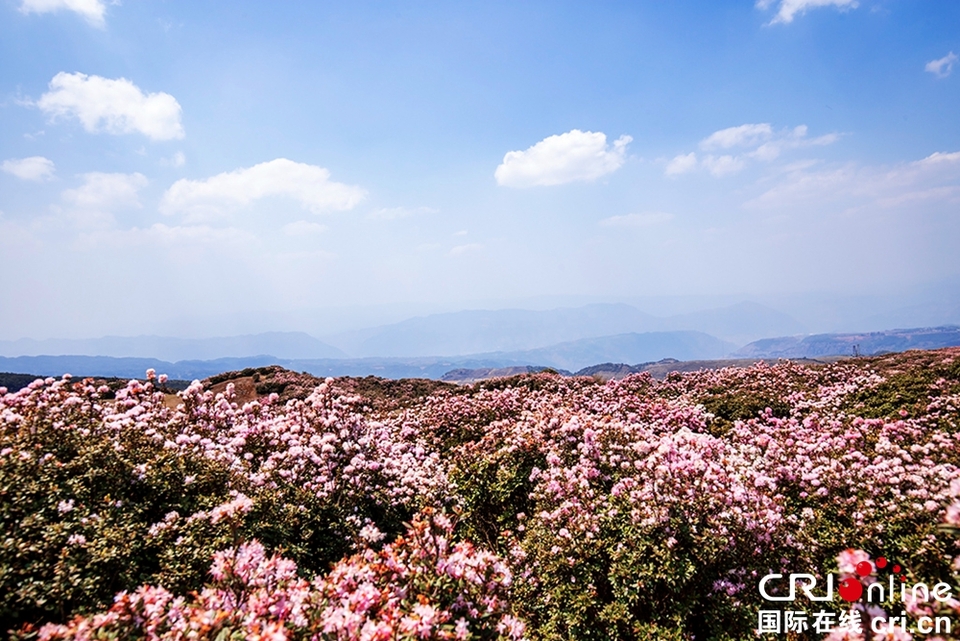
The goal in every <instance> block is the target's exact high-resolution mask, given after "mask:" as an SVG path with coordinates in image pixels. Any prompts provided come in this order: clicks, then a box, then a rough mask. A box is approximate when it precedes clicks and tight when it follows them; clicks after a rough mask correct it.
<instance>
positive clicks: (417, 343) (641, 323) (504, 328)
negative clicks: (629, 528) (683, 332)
mask: <svg viewBox="0 0 960 641" xmlns="http://www.w3.org/2000/svg"><path fill="white" fill-rule="evenodd" d="M656 324H657V319H655V318H654V317H652V316H650V315H648V314H644V313H643V312H641V311H640V310H638V309H637V308H635V307H631V306H630V305H622V304H598V305H586V306H584V307H575V308H561V309H553V310H548V311H531V310H524V309H501V310H467V311H461V312H453V313H448V314H433V315H430V316H422V317H416V318H410V319H407V320H405V321H401V322H399V323H393V324H391V325H385V326H382V327H377V328H372V329H367V330H360V331H357V332H348V333H345V334H340V335H337V336H333V337H328V338H327V340H328V341H329V342H331V343H333V344H335V345H337V346H339V347H340V348H341V349H343V350H344V351H345V352H347V353H349V354H352V355H354V356H455V355H462V354H476V353H483V352H507V351H514V350H524V349H531V348H536V347H545V346H547V345H552V344H554V343H559V342H563V341H569V340H576V339H579V338H585V337H591V336H605V335H609V334H619V333H623V332H629V331H645V330H649V329H651V328H654V327H655V326H656Z"/></svg>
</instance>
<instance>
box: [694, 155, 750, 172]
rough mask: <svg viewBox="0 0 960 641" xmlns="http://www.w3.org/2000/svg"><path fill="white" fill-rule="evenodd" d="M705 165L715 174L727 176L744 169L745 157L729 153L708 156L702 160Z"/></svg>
mask: <svg viewBox="0 0 960 641" xmlns="http://www.w3.org/2000/svg"><path fill="white" fill-rule="evenodd" d="M701 162H702V163H703V166H704V167H706V168H707V171H709V172H710V173H711V174H713V175H714V176H726V175H727V174H734V173H736V172H738V171H740V170H741V169H743V165H744V161H743V158H739V157H734V156H731V155H729V154H725V155H723V156H707V157H706V158H704V159H703V160H702V161H701Z"/></svg>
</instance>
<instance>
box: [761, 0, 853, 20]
mask: <svg viewBox="0 0 960 641" xmlns="http://www.w3.org/2000/svg"><path fill="white" fill-rule="evenodd" d="M774 3H775V0H757V3H756V6H757V8H758V9H767V8H769V7H770V6H771V5H773V4H774ZM858 6H860V3H859V2H857V0H780V7H779V9H778V10H777V14H776V15H775V16H774V17H773V20H771V21H770V24H777V23H781V24H789V23H791V22H793V19H794V18H795V17H796V16H798V15H803V14H804V13H806V12H807V10H808V9H816V8H818V7H837V8H838V9H840V10H841V11H845V10H847V9H856V8H857V7H858Z"/></svg>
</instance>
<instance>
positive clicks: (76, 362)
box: [0, 332, 734, 379]
mask: <svg viewBox="0 0 960 641" xmlns="http://www.w3.org/2000/svg"><path fill="white" fill-rule="evenodd" d="M733 347H734V346H733V345H731V344H729V343H725V342H724V341H721V340H720V339H717V338H714V337H713V336H709V335H707V334H703V333H700V332H648V333H644V334H633V333H631V334H620V335H617V336H604V337H600V338H588V339H581V340H578V341H568V342H565V343H558V344H556V345H552V346H549V347H544V348H540V349H534V350H520V351H514V352H488V353H483V354H470V355H465V356H454V357H422V356H421V357H386V358H382V357H381V358H292V359H291V358H277V357H275V356H273V355H257V356H245V357H231V358H218V359H210V360H181V361H176V362H172V361H164V360H161V359H155V358H135V357H122V358H118V357H109V356H86V355H70V356H48V355H44V356H18V357H0V371H7V372H25V373H31V374H37V375H43V376H60V375H61V374H63V373H65V372H69V373H71V374H75V375H78V376H123V377H131V378H132V377H141V376H143V373H144V372H145V371H146V370H147V368H153V369H155V370H156V371H157V372H158V373H165V374H167V375H168V376H170V377H171V378H180V379H194V378H206V377H207V376H212V375H214V374H219V373H220V372H224V371H229V370H238V369H244V368H247V367H262V366H265V365H281V366H283V367H286V368H287V369H292V370H296V371H305V372H309V373H311V374H313V375H314V376H367V375H374V376H382V377H384V378H408V377H423V378H440V377H441V376H443V375H444V374H445V373H446V372H448V371H450V370H452V369H458V368H468V369H474V368H502V367H518V366H528V365H529V366H537V367H552V368H556V369H563V370H576V369H580V368H581V367H584V366H586V365H591V364H593V363H597V362H604V361H610V360H629V361H633V362H639V361H649V360H657V359H661V358H666V357H674V358H677V357H679V358H681V359H685V360H687V359H696V358H718V357H720V356H723V354H725V353H726V352H729V351H730V349H732V348H733Z"/></svg>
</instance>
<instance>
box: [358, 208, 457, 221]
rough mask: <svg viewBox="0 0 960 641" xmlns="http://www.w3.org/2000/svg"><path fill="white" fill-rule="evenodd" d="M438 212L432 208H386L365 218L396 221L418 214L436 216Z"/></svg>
mask: <svg viewBox="0 0 960 641" xmlns="http://www.w3.org/2000/svg"><path fill="white" fill-rule="evenodd" d="M439 211H440V210H439V209H434V208H433V207H386V208H381V209H377V210H375V211H372V212H370V213H369V214H368V215H367V218H371V219H373V220H397V219H398V218H409V217H410V216H417V215H420V214H436V213H438V212H439Z"/></svg>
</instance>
